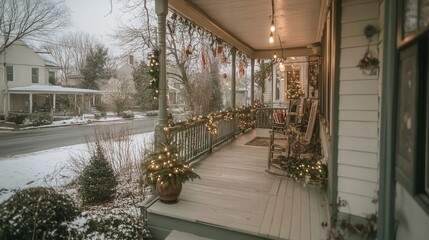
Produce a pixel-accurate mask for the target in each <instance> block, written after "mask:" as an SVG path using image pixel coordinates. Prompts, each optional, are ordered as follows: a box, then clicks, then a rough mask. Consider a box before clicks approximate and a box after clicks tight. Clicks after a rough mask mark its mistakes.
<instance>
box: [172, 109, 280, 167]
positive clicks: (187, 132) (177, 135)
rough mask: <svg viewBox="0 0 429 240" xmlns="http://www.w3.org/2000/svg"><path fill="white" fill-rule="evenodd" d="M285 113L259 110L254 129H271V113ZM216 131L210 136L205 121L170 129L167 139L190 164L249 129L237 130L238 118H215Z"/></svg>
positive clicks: (275, 110)
mask: <svg viewBox="0 0 429 240" xmlns="http://www.w3.org/2000/svg"><path fill="white" fill-rule="evenodd" d="M278 111H286V109H285V108H259V109H257V110H256V114H255V116H256V121H255V127H256V128H271V126H272V115H273V112H278ZM216 121H217V131H216V133H215V134H211V133H209V132H208V131H207V129H206V126H205V125H206V123H207V119H202V120H198V121H195V122H193V123H192V124H181V125H177V126H173V127H170V128H169V130H168V133H169V137H170V139H171V140H173V141H175V142H176V143H177V144H179V146H180V153H179V154H180V156H181V157H182V158H183V159H185V161H187V162H192V161H194V160H195V159H197V158H198V157H199V156H201V155H203V154H204V153H208V152H211V151H212V149H213V148H214V147H216V146H218V145H220V144H222V143H224V142H226V141H228V140H230V139H232V138H234V137H235V136H236V135H237V134H240V133H242V132H245V131H246V130H248V129H250V127H248V128H247V129H239V128H238V127H237V126H238V118H237V117H236V118H235V120H234V119H233V120H225V119H223V118H221V117H220V118H217V119H216Z"/></svg>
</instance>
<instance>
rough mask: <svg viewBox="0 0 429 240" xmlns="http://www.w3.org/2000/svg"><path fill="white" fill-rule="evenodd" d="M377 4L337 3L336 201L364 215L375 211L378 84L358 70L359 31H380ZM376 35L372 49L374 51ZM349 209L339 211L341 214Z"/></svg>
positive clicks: (365, 0) (362, 41) (362, 46)
mask: <svg viewBox="0 0 429 240" xmlns="http://www.w3.org/2000/svg"><path fill="white" fill-rule="evenodd" d="M379 8H380V3H379V0H344V1H342V17H341V45H340V63H339V64H340V66H339V67H340V76H339V80H340V84H339V113H338V114H339V115H338V116H339V127H338V135H339V136H338V148H337V149H338V150H337V151H338V197H339V198H341V199H343V200H346V201H347V202H348V205H349V207H350V212H351V213H352V214H353V215H356V216H362V217H364V216H365V215H366V214H370V213H374V212H375V211H376V207H377V206H376V205H375V204H373V203H372V202H371V201H372V199H374V198H375V197H376V192H377V189H378V149H379V147H378V146H379V144H378V143H379V141H378V137H379V131H378V129H379V82H378V76H365V75H363V74H362V72H361V70H360V69H359V68H357V67H356V66H357V64H358V62H359V60H360V59H361V58H362V57H363V55H364V53H365V51H366V49H367V46H368V40H367V38H366V37H365V35H364V28H365V27H366V26H367V25H369V24H372V25H374V26H375V27H377V28H380V23H379V17H380V13H379ZM377 44H378V35H375V36H374V37H373V40H372V42H371V50H373V51H374V52H375V53H376V54H377V52H378V47H377V46H378V45H377ZM349 207H345V208H341V209H340V211H341V212H344V213H348V212H349Z"/></svg>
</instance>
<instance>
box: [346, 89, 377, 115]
mask: <svg viewBox="0 0 429 240" xmlns="http://www.w3.org/2000/svg"><path fill="white" fill-rule="evenodd" d="M340 110H362V111H365V110H374V111H378V96H377V95H376V94H368V95H354V96H353V95H352V96H350V95H341V92H340Z"/></svg>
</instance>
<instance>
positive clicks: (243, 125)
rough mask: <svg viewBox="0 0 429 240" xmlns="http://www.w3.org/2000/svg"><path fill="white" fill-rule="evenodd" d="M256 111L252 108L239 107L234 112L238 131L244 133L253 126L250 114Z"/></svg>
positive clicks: (253, 122)
mask: <svg viewBox="0 0 429 240" xmlns="http://www.w3.org/2000/svg"><path fill="white" fill-rule="evenodd" d="M255 110H256V109H255V108H253V107H250V106H249V107H241V108H238V109H237V110H236V116H237V118H238V129H240V130H241V131H244V130H246V129H248V128H250V127H252V126H253V125H254V124H255V121H254V120H253V121H252V119H251V116H252V115H251V114H252V112H253V111H255Z"/></svg>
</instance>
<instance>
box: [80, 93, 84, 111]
mask: <svg viewBox="0 0 429 240" xmlns="http://www.w3.org/2000/svg"><path fill="white" fill-rule="evenodd" d="M80 96H81V97H82V109H81V110H80V113H81V114H83V110H85V95H83V94H81V95H80Z"/></svg>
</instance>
